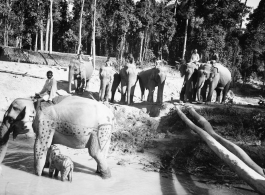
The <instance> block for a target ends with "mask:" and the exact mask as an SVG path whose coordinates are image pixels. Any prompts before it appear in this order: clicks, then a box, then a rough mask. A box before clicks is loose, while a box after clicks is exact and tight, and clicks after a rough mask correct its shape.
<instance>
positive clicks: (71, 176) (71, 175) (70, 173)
mask: <svg viewBox="0 0 265 195" xmlns="http://www.w3.org/2000/svg"><path fill="white" fill-rule="evenodd" d="M68 181H70V182H72V181H73V169H72V168H71V170H70V171H69V174H68Z"/></svg>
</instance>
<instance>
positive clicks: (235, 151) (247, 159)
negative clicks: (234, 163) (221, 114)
mask: <svg viewBox="0 0 265 195" xmlns="http://www.w3.org/2000/svg"><path fill="white" fill-rule="evenodd" d="M188 111H189V113H190V114H191V115H192V116H193V117H194V118H195V119H196V120H197V121H198V123H199V124H200V125H202V127H203V129H204V130H205V131H207V132H208V133H209V134H210V135H211V136H212V137H213V138H214V139H216V140H217V141H218V142H219V143H221V144H222V145H223V146H224V147H225V148H226V149H228V150H229V151H230V152H232V153H233V154H235V155H236V156H237V157H238V158H239V159H241V160H242V161H243V162H244V163H246V164H247V165H248V166H249V167H250V168H252V169H253V170H255V171H256V172H257V173H259V174H260V175H261V176H263V177H265V175H264V172H263V169H262V168H261V167H260V166H259V165H257V164H256V163H255V162H254V161H253V160H252V159H251V158H250V157H249V156H248V155H247V153H246V152H245V151H244V150H242V149H241V148H240V147H239V146H237V145H236V144H234V143H232V142H230V141H228V140H226V139H225V138H223V137H221V136H220V135H218V134H217V133H216V132H215V131H214V130H213V128H212V126H211V124H210V123H209V122H208V121H207V120H206V119H205V118H204V117H203V116H201V115H199V114H198V113H197V112H196V111H195V110H194V108H193V107H191V106H188Z"/></svg>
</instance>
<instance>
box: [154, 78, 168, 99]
mask: <svg viewBox="0 0 265 195" xmlns="http://www.w3.org/2000/svg"><path fill="white" fill-rule="evenodd" d="M165 82H166V74H164V73H161V74H159V83H158V89H157V101H156V102H157V103H163V91H164V86H165Z"/></svg>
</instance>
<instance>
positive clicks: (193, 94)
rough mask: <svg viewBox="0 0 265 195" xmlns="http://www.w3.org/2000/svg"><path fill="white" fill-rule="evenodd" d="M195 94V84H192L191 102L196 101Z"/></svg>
mask: <svg viewBox="0 0 265 195" xmlns="http://www.w3.org/2000/svg"><path fill="white" fill-rule="evenodd" d="M196 93H197V91H196V82H194V83H193V87H192V95H191V96H192V98H191V101H194V102H195V101H196Z"/></svg>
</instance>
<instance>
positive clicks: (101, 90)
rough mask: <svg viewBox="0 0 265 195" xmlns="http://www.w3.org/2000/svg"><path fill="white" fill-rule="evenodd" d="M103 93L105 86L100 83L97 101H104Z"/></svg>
mask: <svg viewBox="0 0 265 195" xmlns="http://www.w3.org/2000/svg"><path fill="white" fill-rule="evenodd" d="M105 91H106V84H105V83H103V82H102V81H101V84H100V94H99V101H104V96H105Z"/></svg>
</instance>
